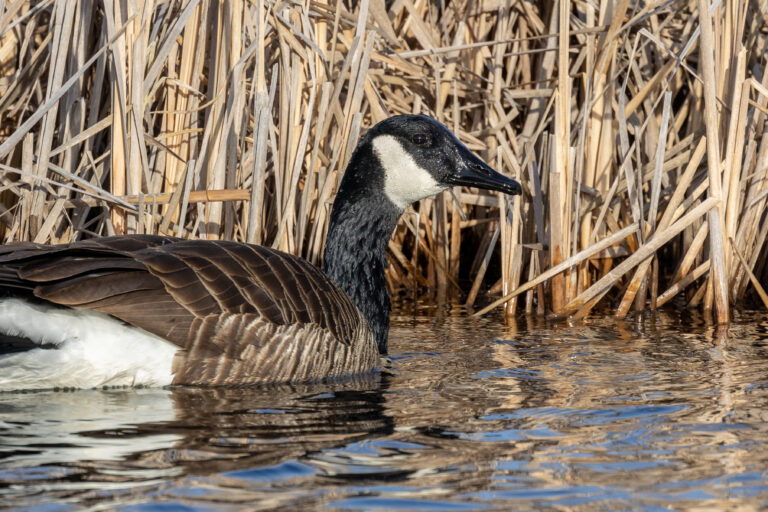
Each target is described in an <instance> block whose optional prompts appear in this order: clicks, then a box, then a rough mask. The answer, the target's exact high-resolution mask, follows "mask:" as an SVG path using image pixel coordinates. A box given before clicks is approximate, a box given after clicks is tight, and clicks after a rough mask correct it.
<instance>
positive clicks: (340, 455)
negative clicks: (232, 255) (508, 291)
mask: <svg viewBox="0 0 768 512" xmlns="http://www.w3.org/2000/svg"><path fill="white" fill-rule="evenodd" d="M418 313H419V312H417V316H416V317H413V316H412V315H411V312H408V314H405V313H403V314H396V315H395V316H394V317H393V322H392V330H391V335H390V344H391V361H390V363H389V365H388V367H387V368H385V369H384V370H383V371H382V372H379V373H374V374H371V375H367V376H364V377H360V378H356V379H350V380H346V381H342V382H335V383H325V384H315V385H300V386H271V387H262V388H240V389H112V390H83V391H74V392H53V391H50V392H36V393H6V394H0V509H12V510H36V511H46V512H48V511H55V512H59V511H66V510H81V509H88V508H90V509H92V510H124V511H150V510H166V511H170V510H173V511H175V510H232V511H235V510H318V509H322V510H492V509H497V510H558V511H563V510H574V511H582V510H583V511H588V510H589V511H592V510H651V511H655V510H670V509H671V510H736V509H739V510H760V509H763V508H767V507H768V485H767V484H766V481H768V421H767V420H768V315H767V314H764V313H741V314H738V315H737V316H736V319H735V322H734V324H733V325H731V326H730V327H729V329H728V330H727V332H726V331H723V330H718V329H716V328H714V327H713V326H711V325H707V324H706V322H703V321H700V320H698V319H697V318H695V317H687V316H686V315H685V314H684V315H682V317H680V316H675V317H670V316H666V315H652V316H645V317H642V318H636V319H634V320H632V321H626V322H617V321H616V320H615V319H613V318H610V317H608V318H599V319H590V320H587V321H586V322H578V323H573V324H568V323H562V322H559V323H554V322H548V321H545V320H541V319H522V320H518V321H517V322H515V323H513V324H511V325H503V324H501V323H500V322H499V320H498V319H481V320H473V319H469V318H467V317H466V315H463V314H460V313H459V314H445V313H438V314H431V315H426V314H423V312H422V313H421V314H418Z"/></svg>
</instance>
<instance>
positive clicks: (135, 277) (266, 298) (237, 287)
mask: <svg viewBox="0 0 768 512" xmlns="http://www.w3.org/2000/svg"><path fill="white" fill-rule="evenodd" d="M2 287H6V288H9V289H11V288H13V289H19V288H26V289H27V290H29V291H30V292H32V293H33V294H34V295H35V296H36V297H38V298H40V299H44V300H47V301H50V302H53V303H56V304H61V305H64V306H70V307H76V308H86V309H94V310H98V311H102V312H104V313H107V314H110V315H112V316H114V317H116V318H119V319H121V320H123V321H125V322H127V323H129V324H131V325H134V326H136V327H140V328H142V329H145V330H147V331H149V332H151V333H153V334H156V335H158V336H160V337H162V338H164V339H166V340H168V341H170V342H172V343H174V344H176V345H178V346H179V347H180V348H181V349H182V350H179V351H178V352H177V355H176V357H175V360H174V365H173V371H174V373H175V377H174V383H184V384H242V383H257V382H275V381H289V380H305V379H312V378H318V377H323V376H329V375H341V374H347V373H355V372H360V371H365V370H369V369H371V368H373V367H375V366H376V365H377V364H378V360H379V356H378V350H377V348H376V344H375V341H374V339H373V335H372V334H371V331H370V329H369V327H368V324H367V322H366V320H365V319H364V318H363V317H362V315H361V314H360V312H359V311H358V310H357V308H356V307H355V306H354V304H353V303H352V302H351V300H350V299H349V298H348V297H347V295H346V294H345V293H344V292H343V291H342V290H341V289H340V288H339V287H338V286H336V285H335V284H334V283H333V282H331V281H330V279H328V278H327V277H326V276H325V275H324V274H323V273H322V272H321V271H320V270H319V269H317V268H316V267H314V266H313V265H311V264H309V263H308V262H307V261H305V260H302V259H301V258H298V257H295V256H292V255H289V254H285V253H282V252H280V251H276V250H273V249H270V248H266V247H261V246H252V245H246V244H240V243H235V242H226V241H205V242H203V241H191V240H190V241H187V240H180V239H176V238H171V237H160V236H141V235H133V236H123V237H111V238H110V237H108V238H100V239H93V240H88V241H82V242H76V243H73V244H69V245H60V246H44V245H37V244H29V243H25V244H19V245H16V246H5V247H2V248H0V288H2Z"/></svg>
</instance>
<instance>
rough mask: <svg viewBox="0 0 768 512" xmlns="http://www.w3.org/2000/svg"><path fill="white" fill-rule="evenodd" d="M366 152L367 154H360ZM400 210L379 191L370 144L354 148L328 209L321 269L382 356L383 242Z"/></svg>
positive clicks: (385, 306) (385, 325)
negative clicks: (360, 318) (346, 298)
mask: <svg viewBox="0 0 768 512" xmlns="http://www.w3.org/2000/svg"><path fill="white" fill-rule="evenodd" d="M366 151H367V154H368V155H369V156H370V158H364V157H363V155H364V154H365V152H366ZM361 162H366V164H365V165H366V167H367V168H363V167H362V166H361ZM401 213H402V212H401V210H400V209H399V208H398V207H396V206H395V205H394V204H392V202H391V201H390V200H389V199H387V198H386V196H385V195H384V194H383V175H382V172H381V168H380V165H379V164H378V161H377V160H376V158H375V156H373V154H372V151H371V149H370V145H367V147H366V145H362V146H361V147H358V150H357V151H355V154H354V155H353V157H352V159H351V161H350V164H349V166H348V167H347V171H346V173H345V176H344V179H343V180H342V183H341V185H340V187H339V193H338V194H337V196H336V200H335V201H334V204H333V210H332V211H331V220H330V223H329V226H328V235H327V237H326V242H325V254H324V257H323V271H324V272H325V274H326V275H327V276H328V277H330V278H331V279H332V280H333V281H334V282H335V283H336V284H337V285H339V286H340V287H341V288H342V289H343V290H344V291H345V292H346V293H347V295H348V296H349V298H350V299H352V302H354V303H355V305H356V306H357V308H358V309H359V310H360V312H361V313H362V314H363V316H364V317H365V318H366V320H368V325H369V326H370V328H371V331H372V332H373V334H374V337H375V338H376V342H377V344H378V347H379V352H380V353H382V354H383V353H386V351H387V336H388V333H389V310H390V298H389V290H388V289H387V279H386V274H385V269H386V267H387V243H388V242H389V238H390V236H391V235H392V231H394V229H395V227H396V225H397V220H398V219H399V217H400V214H401Z"/></svg>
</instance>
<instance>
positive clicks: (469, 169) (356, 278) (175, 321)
mask: <svg viewBox="0 0 768 512" xmlns="http://www.w3.org/2000/svg"><path fill="white" fill-rule="evenodd" d="M453 185H468V186H473V187H478V188H484V189H488V190H497V191H501V192H505V193H507V194H520V191H521V189H520V184H519V183H517V182H516V181H514V180H512V179H510V178H507V177H505V176H503V175H501V174H499V173H497V172H496V171H494V170H493V169H491V168H490V167H489V166H488V165H486V164H485V163H484V162H483V161H482V160H480V159H479V158H478V157H477V156H475V155H473V154H472V153H471V152H470V151H469V150H468V149H467V148H466V147H465V146H464V145H463V144H462V143H461V142H459V141H458V140H457V139H456V138H455V137H454V136H453V134H451V132H450V131H449V130H448V129H447V128H445V127H444V126H443V125H442V124H440V123H438V122H437V121H435V120H434V119H431V118H429V117H425V116H421V115H400V116H395V117H391V118H389V119H386V120H384V121H382V122H380V123H378V124H377V125H375V126H374V127H373V128H371V129H370V130H369V131H368V133H367V134H366V135H365V136H364V137H363V138H362V139H361V140H360V142H359V144H358V146H357V148H356V149H355V151H354V152H353V154H352V156H351V158H350V161H349V165H348V166H347V169H346V171H345V173H344V177H343V179H342V181H341V184H340V186H339V191H338V194H337V195H336V199H335V201H334V205H333V209H332V211H331V216H330V223H329V228H328V235H327V240H326V245H325V255H324V263H323V272H321V271H320V270H319V269H317V268H315V267H314V266H313V265H311V264H310V263H308V262H307V261H305V260H303V259H301V258H298V257H296V256H292V255H290V254H286V253H283V252H280V251H277V250H274V249H270V248H268V247H261V246H255V245H248V244H244V243H236V242H226V241H202V240H182V239H178V238H172V237H165V236H151V235H149V236H139V235H133V236H117V237H107V238H97V239H91V240H86V241H80V242H75V243H72V244H68V245H56V246H48V245H37V244H30V243H23V244H18V245H11V246H6V247H2V248H0V296H1V297H2V298H0V333H5V334H7V335H11V336H18V337H21V338H25V339H29V340H31V341H32V342H33V343H35V344H36V345H35V346H36V348H33V349H31V350H26V351H17V352H15V353H7V354H5V355H2V356H0V390H8V389H32V388H53V387H95V386H106V385H110V386H111V385H147V386H163V385H169V384H193V385H231V384H250V383H263V382H275V381H300V380H308V379H314V378H319V377H326V376H334V375H343V374H350V373H358V372H363V371H368V370H371V369H373V368H375V367H376V366H378V364H379V354H380V353H381V354H384V353H386V350H387V334H388V330H389V310H390V298H389V292H388V290H387V286H386V279H385V274H384V269H385V268H386V247H387V242H388V240H389V237H390V236H391V234H392V231H393V230H394V228H395V226H396V224H397V221H398V218H399V217H400V215H401V214H402V213H403V211H404V209H405V208H406V207H407V206H408V205H409V204H411V203H413V202H414V201H417V200H419V199H422V198H425V197H429V196H432V195H434V194H437V193H438V192H440V191H442V190H445V189H447V188H449V187H451V186H453ZM6 352H7V351H6Z"/></svg>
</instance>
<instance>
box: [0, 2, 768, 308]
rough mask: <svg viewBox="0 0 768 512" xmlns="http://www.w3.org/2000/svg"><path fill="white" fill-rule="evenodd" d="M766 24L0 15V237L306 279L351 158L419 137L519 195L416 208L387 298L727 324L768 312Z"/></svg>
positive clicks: (726, 5)
mask: <svg viewBox="0 0 768 512" xmlns="http://www.w3.org/2000/svg"><path fill="white" fill-rule="evenodd" d="M350 4H351V5H352V6H353V7H350ZM766 21H768V4H766V3H765V2H757V1H756V2H738V1H736V0H724V1H721V2H711V1H710V0H657V1H648V2H635V3H630V2H629V1H628V0H614V1H606V2H600V3H599V5H598V4H597V3H594V2H573V3H572V2H565V1H561V2H555V3H552V2H543V1H540V0H515V1H511V0H510V1H506V0H484V1H482V2H473V1H469V0H464V1H461V0H458V1H449V2H430V1H428V0H395V1H393V2H386V3H385V2H381V1H366V0H362V1H360V2H342V1H341V0H336V1H332V0H328V1H323V0H317V1H290V2H289V1H275V0H227V1H225V2H212V1H211V0H169V1H162V2H161V1H157V0H143V1H139V2H133V1H128V0H66V1H65V0H41V1H32V0H0V236H1V237H2V239H3V240H4V241H5V242H6V243H7V242H12V241H18V240H33V241H36V242H41V243H59V242H66V241H70V240H76V239H79V238H81V237H87V236H94V235H107V234H114V233H118V234H119V233H133V232H136V233H163V234H173V235H178V236H184V237H203V238H225V239H235V240H242V241H247V242H254V243H261V244H268V245H271V246H273V247H276V248H279V249H282V250H285V251H290V252H293V253H296V254H300V255H302V256H304V257H306V258H307V259H309V260H310V261H312V262H315V263H317V262H319V261H320V259H321V258H322V247H323V242H324V236H325V230H326V228H327V224H328V214H329V206H330V204H331V202H332V200H333V196H334V193H335V191H336V189H337V187H338V184H339V180H340V174H339V173H340V172H343V168H344V165H345V163H346V161H347V159H348V158H349V156H350V153H351V150H352V148H353V147H354V144H355V142H356V140H357V138H358V137H359V135H360V134H361V133H363V132H364V130H365V129H366V128H367V127H369V126H371V125H372V124H374V123H376V122H377V121H379V120H381V119H383V118H385V117H387V116H390V115H393V114H398V113H406V112H415V113H426V114H429V115H431V116H434V117H436V118H437V119H439V120H441V121H442V122H444V123H445V124H446V125H447V126H449V127H450V128H451V129H453V130H454V131H455V132H456V133H457V135H458V136H459V138H460V139H462V140H463V141H464V142H465V143H466V144H467V145H468V146H469V147H470V148H471V149H473V150H474V151H476V152H479V153H480V154H481V155H482V156H484V157H485V159H486V160H487V161H489V162H493V163H495V164H496V165H497V167H498V168H499V169H500V170H501V171H502V172H504V173H507V174H509V175H511V176H514V177H516V178H517V179H518V180H520V181H521V182H522V183H523V186H524V189H525V195H524V196H523V197H522V199H521V198H515V199H509V198H504V197H498V196H497V195H496V194H492V193H487V192H483V191H480V192H478V191H472V190H468V189H465V190H455V191H452V192H451V193H445V194H443V195H442V196H440V197H437V198H434V199H428V200H424V201H422V202H421V203H420V204H418V205H415V206H414V208H413V210H412V211H409V213H408V214H407V215H405V216H404V218H403V220H402V222H401V223H400V225H399V226H398V228H397V230H396V231H395V233H394V235H393V237H392V240H391V241H390V244H389V247H390V253H391V256H392V257H391V265H390V268H389V269H388V272H389V278H390V284H391V286H392V287H393V288H395V289H396V290H407V291H410V292H411V293H414V294H423V293H426V294H434V295H433V296H434V297H435V298H437V299H439V300H443V299H445V298H447V297H451V296H456V295H457V294H460V293H464V292H467V296H466V297H465V298H464V299H465V303H466V304H467V305H468V306H473V305H474V304H475V302H476V301H478V299H479V298H482V301H483V302H488V299H487V293H486V292H483V290H489V291H490V293H491V294H497V296H501V298H500V299H498V300H496V301H495V302H493V303H492V304H491V305H490V306H489V307H486V308H484V309H482V310H481V311H480V313H482V312H485V311H488V310H489V308H490V307H496V306H499V305H502V304H506V306H505V312H506V313H507V314H514V313H515V311H516V310H517V309H518V302H517V298H518V296H521V295H523V294H525V301H524V304H525V311H526V312H529V313H530V312H534V311H536V312H538V313H543V312H545V311H546V310H552V311H554V312H555V313H558V314H576V315H579V316H581V315H585V314H588V313H589V312H590V311H591V309H592V308H593V307H594V306H595V305H596V304H597V303H598V302H599V301H600V300H601V299H602V298H603V297H606V296H607V297H609V298H611V299H612V300H613V301H615V304H617V306H616V313H617V315H619V316H624V315H626V314H627V313H628V312H629V310H630V309H631V308H634V309H636V310H644V309H646V308H648V307H650V308H655V307H657V306H660V305H662V304H664V303H667V302H668V301H670V300H676V301H678V304H683V303H687V304H689V305H691V306H696V305H699V306H701V307H703V308H704V309H706V310H713V311H714V312H715V314H716V319H717V320H718V321H720V322H725V321H727V319H728V308H729V307H730V305H732V304H734V303H736V302H738V301H740V300H741V299H743V298H745V297H746V296H748V295H749V294H750V293H751V290H757V291H758V293H759V294H760V297H761V298H762V299H763V300H764V301H765V300H766V298H765V292H764V291H763V288H765V283H766V280H767V279H766V278H767V277H768V257H767V256H768V255H767V253H768V251H766V250H765V248H766V237H768V217H766V214H765V211H766V204H767V203H768V131H766V130H765V126H766V123H765V121H766V114H768V108H767V105H768V76H767V75H766V61H768V57H766V56H768V48H767V46H768V30H767V29H766V26H767V25H768V24H767V23H766ZM705 157H706V158H705ZM523 281H525V282H523ZM761 281H762V285H761V283H760V282H761ZM748 292H749V293H748ZM522 303H523V302H521V304H522ZM767 307H768V305H767Z"/></svg>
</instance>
